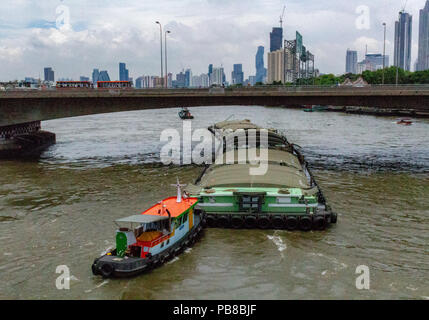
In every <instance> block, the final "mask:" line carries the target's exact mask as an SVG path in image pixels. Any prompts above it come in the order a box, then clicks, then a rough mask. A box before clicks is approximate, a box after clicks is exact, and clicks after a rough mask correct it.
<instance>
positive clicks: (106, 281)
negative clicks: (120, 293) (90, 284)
mask: <svg viewBox="0 0 429 320" xmlns="http://www.w3.org/2000/svg"><path fill="white" fill-rule="evenodd" d="M108 283H109V280H104V281H103V282H102V283H100V284H99V285H98V286H96V287H95V288H96V289H97V288H100V287H102V286H104V285H105V284H108Z"/></svg>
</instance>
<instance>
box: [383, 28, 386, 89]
mask: <svg viewBox="0 0 429 320" xmlns="http://www.w3.org/2000/svg"><path fill="white" fill-rule="evenodd" d="M383 27H384V41H383V79H382V84H384V68H385V67H386V64H385V60H386V22H383Z"/></svg>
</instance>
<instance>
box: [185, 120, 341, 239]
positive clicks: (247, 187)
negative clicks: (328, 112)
mask: <svg viewBox="0 0 429 320" xmlns="http://www.w3.org/2000/svg"><path fill="white" fill-rule="evenodd" d="M209 130H210V131H211V132H212V133H213V134H214V135H215V136H216V137H217V138H218V139H220V140H222V141H221V142H222V143H220V147H219V149H218V150H217V152H216V154H217V156H215V161H214V163H213V164H211V165H207V166H206V167H205V168H204V170H203V172H202V174H201V175H200V177H198V179H197V180H196V181H195V183H194V185H190V186H188V187H187V189H186V192H187V193H188V194H189V195H190V196H192V197H196V198H198V199H199V202H198V205H197V208H199V209H201V210H203V211H204V212H205V213H206V215H207V225H208V226H209V227H217V228H235V229H240V228H261V229H287V230H295V229H300V230H303V231H310V230H312V229H313V230H324V229H325V228H326V227H327V226H328V225H329V224H330V223H336V221H337V215H336V214H335V213H334V212H333V211H332V210H331V208H330V207H329V206H328V205H327V204H326V200H325V197H324V195H323V193H322V191H321V190H320V188H319V186H318V185H317V182H316V180H315V179H314V177H313V175H312V173H311V171H310V168H309V166H308V163H307V162H306V161H305V159H304V156H303V155H302V153H301V151H300V147H299V146H297V145H295V144H291V143H289V142H288V141H287V139H286V137H285V136H284V135H282V134H281V133H280V132H279V131H278V130H275V129H264V128H261V127H259V126H257V125H255V124H253V123H251V122H250V121H249V120H241V121H223V122H220V123H217V124H215V125H213V126H211V127H210V128H209ZM237 130H240V131H241V132H242V133H243V132H244V134H245V138H246V139H245V140H244V142H243V140H241V141H240V139H239V138H237V134H236V133H237ZM252 130H253V131H254V132H255V131H256V133H257V135H256V136H257V139H256V145H255V144H253V145H250V144H249V136H250V133H251V131H252ZM262 130H264V131H265V132H266V133H267V137H268V139H267V140H268V141H267V145H266V147H267V149H268V150H267V155H268V157H267V159H262V160H260V161H262V162H265V165H266V166H267V170H266V173H265V174H263V175H251V174H250V171H249V170H250V169H251V168H252V167H254V164H255V163H254V160H256V159H252V158H251V156H250V155H251V154H255V151H256V150H253V149H258V147H259V146H261V145H262V138H261V137H262V135H261V132H262ZM228 145H229V146H231V145H232V146H233V147H230V148H228ZM243 150H244V152H247V154H248V157H247V160H246V161H245V162H243V161H240V159H239V157H238V155H239V153H240V152H243ZM226 159H233V162H227V161H226Z"/></svg>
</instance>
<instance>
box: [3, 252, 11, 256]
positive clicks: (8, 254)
mask: <svg viewBox="0 0 429 320" xmlns="http://www.w3.org/2000/svg"><path fill="white" fill-rule="evenodd" d="M4 255H5V256H11V255H12V253H10V252H5V253H4Z"/></svg>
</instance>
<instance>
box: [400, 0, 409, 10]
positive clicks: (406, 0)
mask: <svg viewBox="0 0 429 320" xmlns="http://www.w3.org/2000/svg"><path fill="white" fill-rule="evenodd" d="M407 3H408V0H405V4H404V6H403V7H402V11H401V12H405V7H406V6H407Z"/></svg>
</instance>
